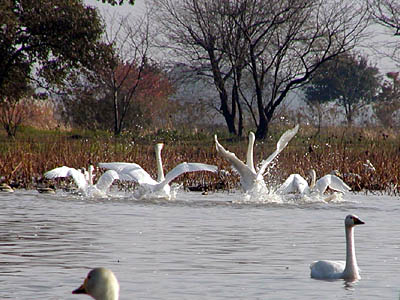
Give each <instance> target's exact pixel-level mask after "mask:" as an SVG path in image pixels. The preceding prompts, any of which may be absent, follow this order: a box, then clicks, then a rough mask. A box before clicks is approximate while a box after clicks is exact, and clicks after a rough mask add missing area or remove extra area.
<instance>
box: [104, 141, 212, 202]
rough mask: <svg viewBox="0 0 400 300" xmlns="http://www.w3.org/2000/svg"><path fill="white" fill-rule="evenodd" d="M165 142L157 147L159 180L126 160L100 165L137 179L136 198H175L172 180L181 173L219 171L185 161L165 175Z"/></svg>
mask: <svg viewBox="0 0 400 300" xmlns="http://www.w3.org/2000/svg"><path fill="white" fill-rule="evenodd" d="M163 146H164V144H162V143H158V144H157V145H156V147H155V150H156V151H155V152H156V162H157V180H155V179H153V178H152V177H151V176H150V174H149V173H147V172H146V171H145V170H144V169H143V168H142V167H141V166H140V165H138V164H135V163H125V162H110V163H99V167H101V168H105V169H110V170H114V171H116V172H117V173H118V175H119V178H120V179H121V180H127V181H135V182H137V183H138V184H139V187H138V189H137V190H136V191H135V198H138V199H142V198H165V199H174V198H175V197H176V190H175V189H171V186H170V182H171V181H172V180H174V179H175V178H176V177H178V176H180V175H181V174H184V173H188V172H199V171H207V172H214V173H215V172H217V170H218V168H217V166H214V165H208V164H203V163H187V162H183V163H180V164H179V165H177V166H176V167H175V168H173V169H172V170H171V171H169V172H168V173H167V174H166V175H165V176H164V170H163V165H162V160H161V150H162V148H163Z"/></svg>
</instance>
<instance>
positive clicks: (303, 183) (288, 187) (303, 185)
mask: <svg viewBox="0 0 400 300" xmlns="http://www.w3.org/2000/svg"><path fill="white" fill-rule="evenodd" d="M310 174H311V184H310V186H309V185H308V182H307V180H305V179H304V178H303V177H302V176H301V175H299V174H291V175H290V176H289V177H288V178H287V179H286V180H285V182H284V183H283V184H282V185H281V186H280V187H279V189H278V193H281V194H290V193H299V194H305V195H308V196H309V195H311V194H312V193H317V194H318V195H322V194H323V193H325V191H326V189H327V188H328V187H329V188H330V189H332V190H335V191H337V192H341V193H345V192H348V191H350V190H351V188H350V187H349V186H348V185H347V184H346V183H345V182H344V181H343V180H342V179H340V178H339V177H338V176H336V175H334V174H327V175H325V176H323V177H321V178H320V179H318V180H316V177H317V175H316V173H315V170H313V169H312V170H310Z"/></svg>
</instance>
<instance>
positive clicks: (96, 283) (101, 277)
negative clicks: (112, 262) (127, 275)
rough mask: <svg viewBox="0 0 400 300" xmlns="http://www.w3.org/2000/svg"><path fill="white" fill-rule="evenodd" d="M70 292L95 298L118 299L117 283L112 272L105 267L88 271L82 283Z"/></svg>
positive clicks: (98, 299) (97, 299)
mask: <svg viewBox="0 0 400 300" xmlns="http://www.w3.org/2000/svg"><path fill="white" fill-rule="evenodd" d="M72 294H87V295H89V296H91V297H92V298H94V299H95V300H118V298H119V284H118V280H117V278H116V277H115V275H114V273H113V272H111V271H110V270H108V269H106V268H95V269H93V270H91V271H90V272H89V274H88V275H87V277H86V278H85V281H84V282H83V284H82V285H81V286H80V287H79V288H77V289H76V290H74V291H72Z"/></svg>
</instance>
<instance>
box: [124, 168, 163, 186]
mask: <svg viewBox="0 0 400 300" xmlns="http://www.w3.org/2000/svg"><path fill="white" fill-rule="evenodd" d="M118 174H119V177H120V179H122V180H128V181H136V182H137V183H139V184H140V185H143V184H148V185H156V184H158V182H157V181H156V180H154V179H153V178H151V176H150V174H149V173H147V172H146V171H145V170H144V169H142V168H140V169H122V170H121V172H119V173H118Z"/></svg>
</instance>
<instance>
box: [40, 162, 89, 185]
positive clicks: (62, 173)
mask: <svg viewBox="0 0 400 300" xmlns="http://www.w3.org/2000/svg"><path fill="white" fill-rule="evenodd" d="M44 176H45V177H46V178H49V179H53V178H57V177H69V176H71V177H72V178H73V179H74V182H75V184H76V185H77V186H78V188H79V189H82V190H83V189H86V188H87V186H88V182H87V180H86V178H85V175H84V174H83V173H82V172H81V171H79V170H77V169H74V168H70V167H66V166H62V167H59V168H55V169H53V170H50V171H48V172H46V173H44Z"/></svg>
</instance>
